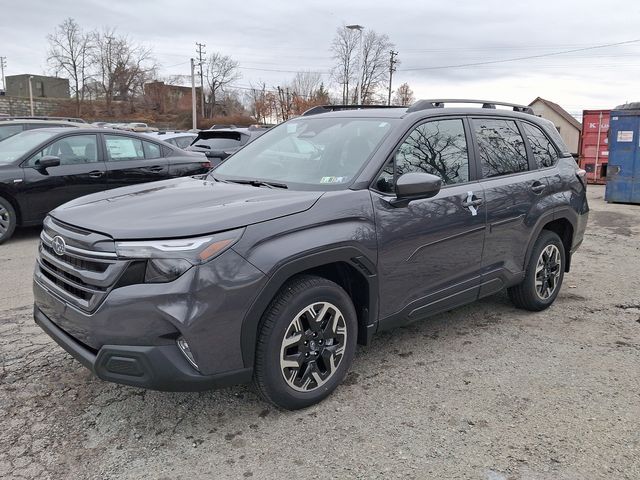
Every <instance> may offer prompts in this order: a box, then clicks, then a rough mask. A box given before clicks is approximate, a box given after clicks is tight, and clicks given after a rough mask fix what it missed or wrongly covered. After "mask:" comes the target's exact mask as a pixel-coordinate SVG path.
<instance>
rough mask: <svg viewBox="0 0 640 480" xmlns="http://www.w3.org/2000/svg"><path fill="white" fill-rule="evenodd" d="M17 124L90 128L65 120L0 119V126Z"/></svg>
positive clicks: (87, 125) (85, 124)
mask: <svg viewBox="0 0 640 480" xmlns="http://www.w3.org/2000/svg"><path fill="white" fill-rule="evenodd" d="M19 123H26V124H32V123H44V124H47V125H49V124H52V123H53V124H56V125H72V126H77V127H80V128H92V127H90V126H89V124H88V123H80V122H71V121H67V120H41V119H37V118H13V119H11V118H9V119H7V118H3V117H0V125H15V124H19Z"/></svg>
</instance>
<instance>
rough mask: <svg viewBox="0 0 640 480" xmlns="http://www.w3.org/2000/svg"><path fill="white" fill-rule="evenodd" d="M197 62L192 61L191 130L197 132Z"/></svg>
mask: <svg viewBox="0 0 640 480" xmlns="http://www.w3.org/2000/svg"><path fill="white" fill-rule="evenodd" d="M195 70H196V67H195V61H194V60H193V58H192V59H191V118H192V121H191V128H192V129H193V130H196V129H197V128H198V113H197V112H196V76H195Z"/></svg>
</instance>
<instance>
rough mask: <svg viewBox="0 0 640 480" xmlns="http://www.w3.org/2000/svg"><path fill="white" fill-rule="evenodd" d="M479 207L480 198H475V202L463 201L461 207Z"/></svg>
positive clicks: (480, 203)
mask: <svg viewBox="0 0 640 480" xmlns="http://www.w3.org/2000/svg"><path fill="white" fill-rule="evenodd" d="M480 205H482V199H481V198H476V199H475V200H465V201H464V202H462V206H463V207H465V208H469V207H478V206H480Z"/></svg>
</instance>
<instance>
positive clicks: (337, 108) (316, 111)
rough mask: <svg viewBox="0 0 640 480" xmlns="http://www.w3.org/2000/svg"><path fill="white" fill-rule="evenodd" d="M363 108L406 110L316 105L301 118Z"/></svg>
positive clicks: (363, 106)
mask: <svg viewBox="0 0 640 480" xmlns="http://www.w3.org/2000/svg"><path fill="white" fill-rule="evenodd" d="M363 108H407V107H401V106H398V105H318V106H317V107H312V108H310V109H309V110H307V111H306V112H304V113H303V114H302V116H303V117H307V116H309V115H317V114H319V113H327V112H338V111H340V110H360V109H363Z"/></svg>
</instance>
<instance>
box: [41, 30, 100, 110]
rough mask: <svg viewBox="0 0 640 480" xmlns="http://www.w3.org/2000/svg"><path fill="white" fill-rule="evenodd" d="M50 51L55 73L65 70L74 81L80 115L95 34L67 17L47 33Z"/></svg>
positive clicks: (49, 55) (91, 63) (49, 54)
mask: <svg viewBox="0 0 640 480" xmlns="http://www.w3.org/2000/svg"><path fill="white" fill-rule="evenodd" d="M47 41H48V42H49V52H48V58H47V61H48V63H49V65H50V66H51V68H52V69H53V70H54V72H55V74H56V75H57V74H59V73H60V72H64V73H65V74H66V75H68V76H69V79H70V80H71V83H72V89H73V95H74V97H75V99H76V115H78V116H79V115H80V110H81V104H82V102H83V101H84V94H85V88H84V86H85V83H86V81H87V78H88V76H89V69H90V68H91V66H92V65H93V59H94V57H93V50H94V44H93V35H92V34H91V33H85V32H84V31H83V30H82V28H80V26H79V25H78V24H77V22H76V21H75V20H74V19H73V18H67V19H66V20H65V21H64V22H62V23H61V24H60V25H58V26H57V27H56V29H55V30H54V32H53V33H52V34H49V35H47Z"/></svg>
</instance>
